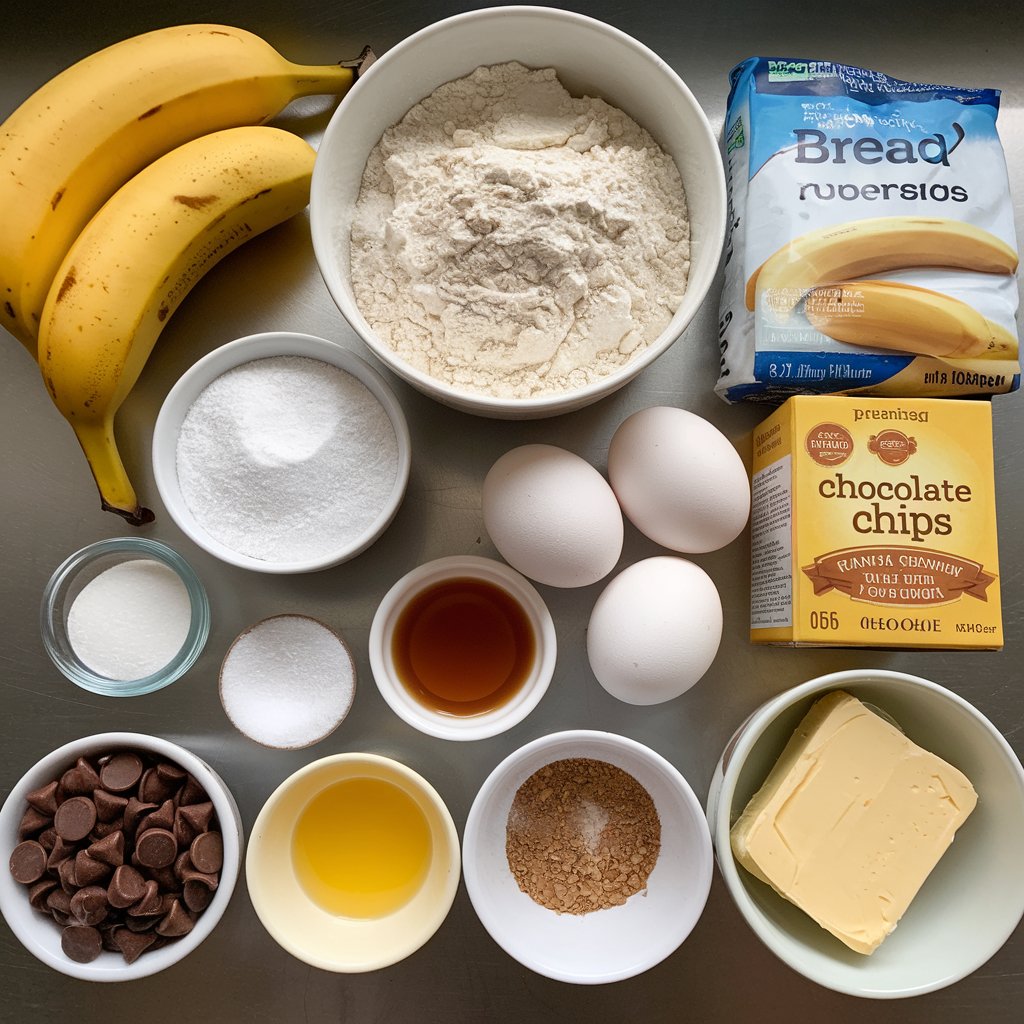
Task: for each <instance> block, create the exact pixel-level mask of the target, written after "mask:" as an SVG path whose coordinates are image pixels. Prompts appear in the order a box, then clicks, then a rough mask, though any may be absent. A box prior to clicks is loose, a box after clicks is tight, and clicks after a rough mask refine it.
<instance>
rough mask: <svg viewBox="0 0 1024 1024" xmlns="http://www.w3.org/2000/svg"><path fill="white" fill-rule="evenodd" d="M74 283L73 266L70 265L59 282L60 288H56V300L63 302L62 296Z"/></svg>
mask: <svg viewBox="0 0 1024 1024" xmlns="http://www.w3.org/2000/svg"><path fill="white" fill-rule="evenodd" d="M75 284H76V278H75V268H74V267H72V268H71V269H70V270H69V271H68V272H67V273H66V274H65V275H64V280H63V281H61V283H60V288H59V289H58V290H57V301H58V302H63V301H64V297H65V296H66V295H67V293H68V292H69V291H71V289H72V288H74V286H75Z"/></svg>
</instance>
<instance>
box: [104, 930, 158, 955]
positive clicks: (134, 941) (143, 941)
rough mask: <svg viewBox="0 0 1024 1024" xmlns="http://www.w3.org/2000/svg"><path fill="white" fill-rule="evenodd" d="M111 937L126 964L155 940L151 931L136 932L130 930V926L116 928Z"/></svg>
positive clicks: (143, 951)
mask: <svg viewBox="0 0 1024 1024" xmlns="http://www.w3.org/2000/svg"><path fill="white" fill-rule="evenodd" d="M147 927H148V925H147ZM111 938H112V939H113V942H114V945H116V946H117V948H118V949H119V950H120V951H121V954H122V956H124V962H125V963H126V964H133V963H135V961H136V960H138V959H139V957H140V956H142V954H143V953H145V952H146V950H147V949H149V947H150V946H152V945H153V943H154V942H156V936H155V935H154V934H153V933H152V932H142V933H138V932H133V931H131V929H130V928H118V929H117V931H115V932H114V933H113V934H112V935H111Z"/></svg>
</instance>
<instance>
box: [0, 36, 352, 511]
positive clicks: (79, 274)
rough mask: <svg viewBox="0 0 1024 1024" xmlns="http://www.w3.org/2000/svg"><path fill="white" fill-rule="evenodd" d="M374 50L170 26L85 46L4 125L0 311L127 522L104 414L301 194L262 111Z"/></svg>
mask: <svg viewBox="0 0 1024 1024" xmlns="http://www.w3.org/2000/svg"><path fill="white" fill-rule="evenodd" d="M370 60H372V54H370V52H369V50H368V49H367V50H364V51H363V54H362V55H361V57H360V58H359V59H358V60H356V61H352V62H349V63H347V64H341V65H328V66H322V67H320V66H308V67H307V66H303V65H298V64H293V63H291V62H290V61H287V60H285V59H284V58H283V57H282V56H281V55H280V54H279V53H277V51H276V50H274V49H273V48H272V47H271V46H270V45H269V44H268V43H266V42H265V41H264V40H262V39H260V38H259V37H258V36H255V35H252V34H251V33H249V32H245V31H243V30H241V29H237V28H231V27H228V26H224V25H180V26H175V27H172V28H166V29H159V30H157V31H154V32H149V33H146V34H144V35H140V36H135V37H133V38H131V39H127V40H124V41H123V42H120V43H116V44H114V45H113V46H110V47H108V48H106V49H104V50H101V51H99V52H98V53H95V54H93V55H92V56H90V57H87V58H85V59H84V60H82V61H80V62H79V63H77V64H75V65H73V66H72V67H70V68H68V69H67V70H66V71H64V72H62V73H61V74H59V75H58V76H57V77H56V78H54V79H53V80H52V81H50V82H48V83H47V84H46V85H44V86H42V88H40V89H39V90H38V91H37V92H36V93H34V94H33V95H32V96H30V97H29V98H28V99H27V100H26V101H25V102H24V103H23V104H22V105H21V106H20V107H19V108H18V109H17V110H15V111H14V113H13V114H11V115H10V117H9V118H8V119H7V120H6V121H5V122H4V123H3V124H2V125H0V209H2V210H3V211H4V212H3V221H4V223H3V230H2V231H0V326H3V327H5V328H6V329H7V330H8V331H9V332H10V333H11V334H13V335H14V336H15V337H16V338H18V339H19V340H20V341H21V342H22V343H23V344H24V345H25V346H26V348H28V350H29V352H30V353H31V354H32V355H33V357H34V358H38V360H39V363H40V367H41V369H42V372H43V378H44V381H45V383H46V387H47V389H48V391H49V393H50V396H51V397H52V399H53V401H54V402H55V404H56V405H57V408H58V409H59V410H60V411H61V413H62V414H63V415H64V416H65V417H66V418H67V419H68V420H69V422H70V423H71V425H72V427H73V428H74V430H75V433H76V434H77V436H78V439H79V441H80V442H81V444H82V447H83V449H84V451H85V454H86V457H87V458H88V459H89V462H90V465H91V468H92V470H93V475H94V476H95V478H96V482H97V484H98V485H99V488H100V493H101V496H102V499H103V507H104V508H107V509H109V510H111V511H115V512H119V513H120V514H121V515H123V516H124V517H125V518H126V519H127V520H128V521H129V522H131V523H133V524H136V525H137V524H139V523H142V522H148V521H149V520H151V519H152V513H151V512H149V511H148V510H147V509H144V508H142V507H141V506H140V505H139V503H138V501H137V499H136V496H135V493H134V491H133V489H132V486H131V484H130V482H129V480H128V477H127V475H126V473H125V470H124V467H123V465H122V463H121V459H120V457H119V456H118V453H117V448H116V445H115V443H114V437H113V431H112V420H113V416H114V413H115V412H116V411H117V409H118V407H119V406H120V405H121V403H122V402H123V400H124V398H125V397H126V395H127V394H128V392H129V391H130V389H131V387H132V386H133V385H134V383H135V381H136V380H137V379H138V376H139V373H140V372H141V370H142V367H143V365H144V364H145V361H146V359H147V357H148V356H149V353H150V351H151V349H152V347H153V344H154V343H155V341H156V339H157V337H158V336H159V333H160V331H161V329H162V328H163V326H164V324H165V323H166V321H167V318H168V317H169V316H170V315H171V313H172V312H173V311H174V310H175V308H177V306H178V304H179V303H180V302H181V300H182V298H184V296H185V295H186V294H187V293H188V291H189V289H190V288H191V287H192V285H193V284H195V282H196V281H197V280H198V279H199V278H200V277H201V276H202V275H203V274H204V273H205V272H206V271H207V270H208V269H209V268H210V267H212V266H213V265H214V264H215V263H216V262H217V261H218V260H219V259H221V258H222V257H223V256H225V255H226V254H227V253H228V252H230V251H231V250H232V249H234V248H236V247H237V246H238V245H240V244H241V243H242V242H244V241H246V240H247V239H248V238H251V237H252V236H254V235H256V234H258V233H259V232H261V231H264V230H266V229H267V228H270V227H272V226H274V225H275V224H278V223H280V222H281V221H283V220H285V219H287V218H288V217H291V216H293V215H294V214H296V213H298V212H299V211H300V210H302V209H304V208H305V206H306V204H307V203H308V201H309V185H310V177H311V173H312V167H313V161H314V158H315V153H314V151H313V149H312V148H311V147H310V146H309V145H308V144H307V143H306V142H305V141H303V140H302V139H300V138H298V137H297V136H294V135H290V134H289V133H287V132H283V131H280V130H278V129H273V128H268V127H261V125H262V122H264V121H267V120H269V119H270V118H272V117H273V116H274V115H275V114H277V113H278V112H279V111H281V110H282V109H283V108H284V107H285V106H287V104H288V103H289V102H291V101H292V100H293V99H295V98H297V97H300V96H310V95H318V94H334V95H342V94H344V93H345V92H346V91H347V90H348V88H349V87H350V86H351V85H352V83H353V82H354V80H355V78H356V75H357V73H358V70H359V67H360V66H361V65H362V64H363V63H364V62H365V63H366V64H368V63H369V62H370Z"/></svg>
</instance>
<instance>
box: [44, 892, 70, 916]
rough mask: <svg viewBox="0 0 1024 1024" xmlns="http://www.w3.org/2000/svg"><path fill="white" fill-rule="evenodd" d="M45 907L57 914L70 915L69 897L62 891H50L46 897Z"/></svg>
mask: <svg viewBox="0 0 1024 1024" xmlns="http://www.w3.org/2000/svg"><path fill="white" fill-rule="evenodd" d="M46 906H47V907H48V908H49V909H50V910H56V911H57V913H59V914H70V913H71V896H70V895H69V894H68V893H66V892H65V891H64V890H63V889H52V890H51V891H50V892H49V893H48V894H47V896H46Z"/></svg>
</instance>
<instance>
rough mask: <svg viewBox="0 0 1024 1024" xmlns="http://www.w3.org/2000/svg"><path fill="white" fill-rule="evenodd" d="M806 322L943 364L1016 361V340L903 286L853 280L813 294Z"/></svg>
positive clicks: (845, 338) (949, 303)
mask: <svg viewBox="0 0 1024 1024" xmlns="http://www.w3.org/2000/svg"><path fill="white" fill-rule="evenodd" d="M804 312H805V313H806V315H807V319H808V321H809V322H810V323H811V324H812V325H813V326H814V327H815V328H816V329H817V330H819V331H821V333H822V334H827V335H828V336H829V337H830V338H833V339H835V340H836V341H842V342H846V343H847V344H849V345H864V346H868V347H870V348H882V349H891V350H893V351H896V352H916V353H919V354H920V355H925V356H936V357H939V358H942V359H979V358H984V359H1016V358H1017V354H1018V353H1017V348H1018V346H1017V339H1016V337H1014V335H1013V334H1011V333H1010V332H1009V331H1008V330H1006V328H1005V327H1001V326H1000V325H999V324H997V323H994V322H993V321H991V320H989V319H988V318H987V317H984V316H982V315H981V313H979V312H978V310H976V309H975V308H974V307H973V306H970V305H968V304H967V303H966V302H961V301H960V300H959V299H954V298H953V297H952V296H950V295H945V294H943V293H942V292H936V291H932V290H931V289H929V288H918V287H916V286H914V285H909V284H902V283H901V282H899V281H870V280H864V281H853V282H850V283H847V284H843V285H826V286H824V287H821V288H814V289H812V290H811V291H810V292H809V293H808V295H807V299H806V301H805V303H804Z"/></svg>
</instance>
